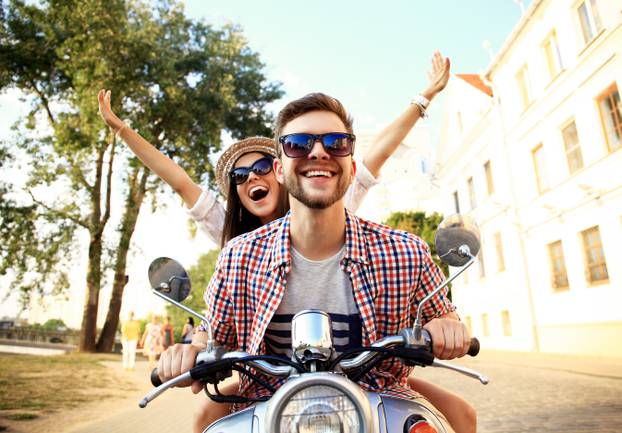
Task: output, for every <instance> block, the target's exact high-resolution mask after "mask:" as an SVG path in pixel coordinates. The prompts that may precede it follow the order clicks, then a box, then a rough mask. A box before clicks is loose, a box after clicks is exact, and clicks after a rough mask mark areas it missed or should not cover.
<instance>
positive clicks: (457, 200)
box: [454, 191, 460, 213]
mask: <svg viewBox="0 0 622 433" xmlns="http://www.w3.org/2000/svg"><path fill="white" fill-rule="evenodd" d="M454 208H455V209H456V213H460V200H459V198H458V191H454Z"/></svg>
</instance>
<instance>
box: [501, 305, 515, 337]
mask: <svg viewBox="0 0 622 433" xmlns="http://www.w3.org/2000/svg"><path fill="white" fill-rule="evenodd" d="M501 323H502V324H503V335H504V336H505V337H511V336H512V322H510V312H509V311H507V310H504V311H502V312H501Z"/></svg>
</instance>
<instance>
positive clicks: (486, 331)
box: [482, 313, 490, 337]
mask: <svg viewBox="0 0 622 433" xmlns="http://www.w3.org/2000/svg"><path fill="white" fill-rule="evenodd" d="M482 333H483V334H484V337H488V336H489V335H490V329H488V314H486V313H484V314H482Z"/></svg>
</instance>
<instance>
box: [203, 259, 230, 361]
mask: <svg viewBox="0 0 622 433" xmlns="http://www.w3.org/2000/svg"><path fill="white" fill-rule="evenodd" d="M225 251H226V250H224V251H223V252H222V253H221V254H220V256H219V257H218V262H217V264H216V269H215V270H214V274H213V275H212V278H211V279H210V282H209V284H208V285H207V289H206V290H205V296H204V299H205V303H206V305H207V315H206V316H207V318H208V319H209V324H210V325H211V328H212V332H213V337H214V340H215V341H216V342H217V343H218V344H220V345H223V346H225V347H228V348H231V349H234V348H235V347H236V343H237V334H236V328H235V318H234V311H233V303H232V302H231V299H230V297H229V292H228V290H227V278H226V275H225V272H224V271H223V266H226V265H225V264H223V262H224V260H223V253H224V254H226V252H225ZM198 330H199V331H206V330H207V326H206V323H205V322H201V324H200V325H199V328H198Z"/></svg>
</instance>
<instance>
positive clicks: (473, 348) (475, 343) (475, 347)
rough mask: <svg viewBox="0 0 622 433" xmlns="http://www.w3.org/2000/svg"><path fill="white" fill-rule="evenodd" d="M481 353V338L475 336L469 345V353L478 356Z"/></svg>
mask: <svg viewBox="0 0 622 433" xmlns="http://www.w3.org/2000/svg"><path fill="white" fill-rule="evenodd" d="M478 353H479V340H478V339H477V338H475V337H473V338H471V345H470V346H469V351H468V352H467V355H470V356H477V354H478Z"/></svg>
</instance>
